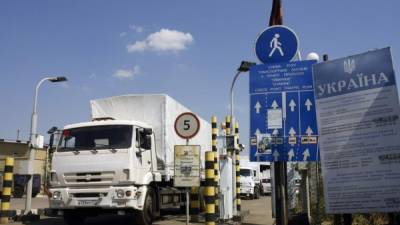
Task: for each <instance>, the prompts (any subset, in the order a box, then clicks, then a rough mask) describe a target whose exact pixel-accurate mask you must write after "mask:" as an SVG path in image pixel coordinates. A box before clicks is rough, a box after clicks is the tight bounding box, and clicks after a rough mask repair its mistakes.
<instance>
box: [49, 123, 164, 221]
mask: <svg viewBox="0 0 400 225" xmlns="http://www.w3.org/2000/svg"><path fill="white" fill-rule="evenodd" d="M157 181H161V174H160V173H158V170H157V159H156V156H155V145H154V134H153V132H152V128H151V127H150V126H148V125H146V124H144V123H140V122H135V121H124V120H113V119H111V118H108V119H101V120H96V121H92V122H86V123H78V124H72V125H68V126H65V127H64V129H63V131H62V136H61V139H60V141H59V144H58V146H57V147H56V149H55V152H54V153H53V157H52V170H51V174H50V189H49V197H50V198H49V199H50V200H49V201H50V208H51V209H54V210H57V211H58V212H59V214H63V215H64V218H65V220H66V222H67V223H68V224H79V222H81V221H84V219H85V217H86V216H87V215H90V214H98V213H100V211H102V212H111V213H118V214H125V213H130V212H133V213H138V212H149V211H150V212H151V213H150V214H151V215H141V217H142V221H141V222H142V223H143V224H146V222H149V221H150V218H149V217H152V216H153V214H154V212H155V211H157V207H158V206H157V204H154V203H155V202H156V198H157V196H156V195H155V193H156V192H155V190H150V189H152V188H155V186H156V185H155V183H154V182H157ZM149 190H150V191H149ZM98 209H101V210H98ZM146 217H147V218H146Z"/></svg>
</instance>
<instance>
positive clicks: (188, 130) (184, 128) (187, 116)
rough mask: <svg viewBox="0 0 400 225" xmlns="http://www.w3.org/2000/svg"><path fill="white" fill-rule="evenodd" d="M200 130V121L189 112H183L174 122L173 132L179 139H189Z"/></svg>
mask: <svg viewBox="0 0 400 225" xmlns="http://www.w3.org/2000/svg"><path fill="white" fill-rule="evenodd" d="M199 130H200V121H199V119H198V118H197V116H196V115H194V114H193V113H191V112H185V113H182V114H181V115H179V116H178V117H177V118H176V120H175V132H176V134H178V136H179V137H181V138H184V139H190V138H192V137H194V136H195V135H196V134H197V133H198V132H199Z"/></svg>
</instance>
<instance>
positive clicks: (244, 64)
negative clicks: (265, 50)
mask: <svg viewBox="0 0 400 225" xmlns="http://www.w3.org/2000/svg"><path fill="white" fill-rule="evenodd" d="M255 64H256V63H254V62H249V61H242V62H241V63H240V66H239V68H238V69H237V72H236V74H235V77H234V78H233V81H232V84H231V89H230V99H231V104H230V111H231V114H230V115H231V130H232V131H233V129H234V124H235V119H234V111H233V106H234V105H233V88H234V87H235V83H236V80H237V78H238V77H239V75H240V74H241V73H242V72H247V71H249V70H250V67H251V66H253V65H255ZM232 164H233V167H232V168H236V154H235V152H233V154H232ZM232 190H233V192H232V195H233V199H236V194H237V193H236V169H233V170H232ZM233 203H235V200H234V201H233ZM233 215H237V206H236V204H233Z"/></svg>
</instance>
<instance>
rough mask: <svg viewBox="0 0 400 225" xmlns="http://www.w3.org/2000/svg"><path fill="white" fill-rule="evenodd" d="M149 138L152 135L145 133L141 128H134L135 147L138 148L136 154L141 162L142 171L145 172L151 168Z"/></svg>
mask: <svg viewBox="0 0 400 225" xmlns="http://www.w3.org/2000/svg"><path fill="white" fill-rule="evenodd" d="M151 138H152V136H151V135H147V134H146V132H145V131H144V129H143V128H141V127H138V128H136V147H137V149H138V151H137V153H136V156H137V158H138V160H139V162H140V163H141V166H142V168H143V170H144V171H143V172H147V171H149V170H150V168H151V148H152V146H151V145H152V141H151ZM149 139H150V140H149Z"/></svg>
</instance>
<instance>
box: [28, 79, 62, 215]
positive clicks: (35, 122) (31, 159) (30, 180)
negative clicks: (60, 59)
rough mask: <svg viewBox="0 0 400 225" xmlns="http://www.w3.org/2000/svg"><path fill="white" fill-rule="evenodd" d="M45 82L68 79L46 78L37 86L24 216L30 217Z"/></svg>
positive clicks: (30, 139)
mask: <svg viewBox="0 0 400 225" xmlns="http://www.w3.org/2000/svg"><path fill="white" fill-rule="evenodd" d="M45 81H50V82H52V83H56V82H64V81H67V78H66V77H46V78H43V79H42V80H40V81H39V83H38V84H37V85H36V89H35V95H34V99H33V112H32V119H31V133H30V138H29V159H28V175H29V176H30V178H29V179H28V183H27V185H26V201H25V212H24V215H28V214H29V213H30V212H31V203H32V183H33V164H34V160H35V150H34V148H35V145H36V144H37V141H36V139H37V99H38V93H39V87H40V85H42V83H44V82H45Z"/></svg>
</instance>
